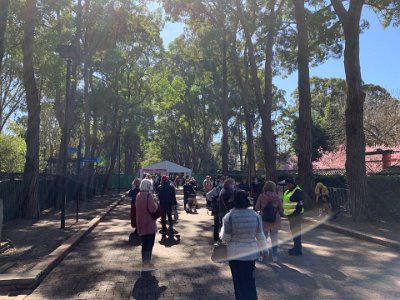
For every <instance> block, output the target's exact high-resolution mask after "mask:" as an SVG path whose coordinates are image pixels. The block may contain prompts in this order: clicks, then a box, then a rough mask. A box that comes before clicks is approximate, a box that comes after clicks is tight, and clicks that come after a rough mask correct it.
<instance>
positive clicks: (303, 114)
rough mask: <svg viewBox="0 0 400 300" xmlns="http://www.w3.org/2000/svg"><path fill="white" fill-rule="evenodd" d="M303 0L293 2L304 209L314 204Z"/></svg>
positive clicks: (299, 158)
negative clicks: (295, 26)
mask: <svg viewBox="0 0 400 300" xmlns="http://www.w3.org/2000/svg"><path fill="white" fill-rule="evenodd" d="M304 2H305V1H304V0H293V3H294V7H295V15H296V24H297V47H298V48H297V64H298V89H299V137H298V140H299V153H298V169H299V178H298V181H299V184H300V186H301V187H302V189H303V194H304V202H305V205H306V207H311V206H313V204H314V201H313V199H314V198H313V197H314V176H313V172H312V135H311V123H312V120H311V92H310V72H309V59H310V58H309V57H310V51H309V48H308V28H307V27H308V25H307V20H306V12H305V8H304Z"/></svg>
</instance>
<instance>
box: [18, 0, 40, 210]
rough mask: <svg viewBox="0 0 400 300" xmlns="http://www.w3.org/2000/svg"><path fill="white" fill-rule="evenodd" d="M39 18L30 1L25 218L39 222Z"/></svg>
mask: <svg viewBox="0 0 400 300" xmlns="http://www.w3.org/2000/svg"><path fill="white" fill-rule="evenodd" d="M36 17H37V11H36V1H35V0H27V1H26V8H25V11H24V41H23V47H22V53H23V72H24V87H25V93H26V102H27V107H28V127H27V131H26V134H25V141H26V161H25V168H24V191H23V205H22V217H25V218H38V217H39V215H40V204H39V194H38V188H39V180H38V179H39V130H40V99H39V92H38V89H37V85H36V79H35V72H34V65H33V46H34V33H35V23H36Z"/></svg>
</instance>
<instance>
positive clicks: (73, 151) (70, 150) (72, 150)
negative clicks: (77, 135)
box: [67, 147, 79, 153]
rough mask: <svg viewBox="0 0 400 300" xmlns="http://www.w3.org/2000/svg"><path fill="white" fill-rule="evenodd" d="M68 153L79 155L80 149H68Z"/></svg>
mask: <svg viewBox="0 0 400 300" xmlns="http://www.w3.org/2000/svg"><path fill="white" fill-rule="evenodd" d="M67 150H68V152H70V153H77V152H78V151H79V149H78V148H77V147H68V149H67Z"/></svg>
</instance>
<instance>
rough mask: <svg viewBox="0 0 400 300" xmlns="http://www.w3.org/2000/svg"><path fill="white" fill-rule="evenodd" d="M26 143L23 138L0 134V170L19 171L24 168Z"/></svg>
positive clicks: (7, 171)
mask: <svg viewBox="0 0 400 300" xmlns="http://www.w3.org/2000/svg"><path fill="white" fill-rule="evenodd" d="M25 152H26V145H25V141H24V139H22V138H20V137H17V136H12V135H6V134H0V172H6V173H20V172H23V170H24V165H25Z"/></svg>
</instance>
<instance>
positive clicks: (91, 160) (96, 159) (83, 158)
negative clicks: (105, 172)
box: [81, 157, 100, 163]
mask: <svg viewBox="0 0 400 300" xmlns="http://www.w3.org/2000/svg"><path fill="white" fill-rule="evenodd" d="M81 161H83V162H96V163H98V162H99V161H100V158H98V157H82V158H81Z"/></svg>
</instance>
